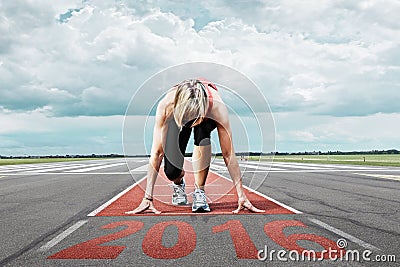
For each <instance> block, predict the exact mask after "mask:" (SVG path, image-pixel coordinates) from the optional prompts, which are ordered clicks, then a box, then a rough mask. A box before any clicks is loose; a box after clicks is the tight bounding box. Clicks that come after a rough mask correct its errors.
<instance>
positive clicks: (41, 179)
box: [0, 159, 400, 266]
mask: <svg viewBox="0 0 400 267" xmlns="http://www.w3.org/2000/svg"><path fill="white" fill-rule="evenodd" d="M124 162H125V161H124V160H123V159H113V160H104V161H84V162H68V163H58V164H38V165H30V166H28V165H25V166H14V167H4V166H3V167H0V199H1V201H0V215H1V224H0V225H1V232H0V238H1V240H2V242H1V243H0V244H1V245H0V246H1V249H0V266H3V265H4V266H139V265H146V266H156V265H159V266H183V265H184V266H188V265H191V266H244V265H246V266H266V265H268V266H310V265H315V266H399V264H398V263H393V262H391V263H389V262H386V263H382V262H380V263H377V262H374V263H372V262H370V263H367V262H362V263H358V262H355V261H351V262H346V261H343V260H342V261H335V262H333V261H329V260H325V261H323V262H317V263H316V264H315V263H314V264H310V262H293V261H290V260H289V261H288V262H280V261H278V260H277V259H276V258H275V259H274V261H273V262H271V261H268V260H266V261H264V262H262V261H259V260H258V259H238V257H239V258H240V255H241V254H240V253H244V251H247V250H250V249H251V248H250V247H249V242H252V243H254V246H255V248H256V249H257V250H259V249H262V248H264V247H265V246H267V247H268V248H269V249H275V250H281V249H282V248H283V247H284V246H285V244H284V242H285V240H286V239H287V238H289V237H290V235H291V234H299V233H302V234H307V235H308V236H314V237H315V236H318V237H317V238H320V239H318V240H321V237H322V239H324V238H325V239H329V240H331V241H333V242H336V240H338V239H339V238H345V239H346V241H347V242H348V246H347V247H346V248H347V249H351V250H359V251H361V252H362V251H365V250H366V249H368V248H371V247H372V248H371V250H373V256H375V255H395V256H396V260H397V262H399V261H400V249H399V243H400V242H399V241H400V210H399V207H400V205H399V203H400V194H399V191H400V181H398V180H396V177H398V176H400V168H384V167H367V168H362V167H361V168H360V167H359V166H358V167H349V166H327V165H324V166H319V165H312V164H303V165H302V164H297V165H296V164H282V163H277V164H276V165H274V166H273V168H272V169H271V171H270V172H269V174H268V176H267V177H266V179H265V180H264V178H265V176H266V173H267V172H268V170H267V169H268V165H265V163H263V164H264V165H262V166H261V167H260V166H259V167H257V166H256V165H254V164H253V163H249V162H241V164H242V166H243V168H242V169H243V171H244V181H248V180H249V179H251V178H253V179H255V180H257V181H260V180H264V182H263V184H262V185H261V186H260V187H258V188H257V191H259V192H261V193H263V194H265V195H267V196H269V197H272V198H273V199H275V200H277V201H279V202H282V203H284V204H286V205H288V206H290V207H292V208H294V209H297V210H299V211H301V212H302V214H289V215H284V214H278V215H218V216H196V215H194V216H162V217H160V216H146V217H143V216H142V217H88V216H87V215H88V214H89V213H90V212H92V211H93V210H95V209H96V208H98V207H99V206H100V205H102V204H103V203H105V202H107V201H108V200H110V199H111V198H113V197H114V196H115V195H117V194H118V193H119V192H121V191H123V190H124V189H125V188H127V187H128V186H130V185H132V183H133V182H134V179H132V177H131V175H130V174H129V170H128V168H127V166H126V165H125V164H124ZM119 163H121V164H119ZM145 164H146V160H145V159H129V168H130V169H134V168H137V167H140V166H143V165H145ZM252 164H253V165H254V166H253V165H252ZM144 170H145V169H144V168H141V169H138V171H136V172H134V178H135V180H138V179H140V178H141V177H143V176H144V175H145V172H144ZM212 170H214V171H218V172H220V173H221V174H222V175H224V176H228V175H227V174H226V171H225V170H224V167H223V164H222V162H221V161H218V160H216V161H214V163H213V167H212ZM171 221H173V222H177V223H176V225H175V224H173V226H172V227H167V228H165V229H164V232H163V233H161V235H160V236H161V241H160V244H161V245H162V247H161V249H160V250H162V251H164V252H165V251H168V248H171V247H174V246H180V245H181V243H179V240H180V238H183V239H182V240H184V241H185V239H184V238H185V237H187V234H185V233H191V232H190V231H189V230H190V229H189V228H193V230H194V233H195V239H196V242H195V245H194V247H193V250H190V245H188V244H189V243H190V242H191V241H190V240H186V241H185V242H186V243H185V242H184V243H182V244H184V246H183V249H186V250H187V251H188V255H187V256H182V257H180V258H177V259H166V258H167V257H168V255H167V254H165V255H162V257H163V258H161V259H155V258H153V257H151V256H149V255H147V254H146V253H145V252H144V251H145V249H146V248H144V247H146V246H149V244H152V246H155V245H154V243H157V242H156V241H154V240H152V239H148V238H149V237H147V239H146V236H147V235H148V233H149V231H150V230H151V229H153V230H154V229H156V228H157V227H158V228H157V229H158V230H159V229H160V225H162V224H163V223H169V222H171ZM232 221H235V224H234V227H233V228H232V229H234V230H232V229H230V228H226V229H225V228H223V229H225V230H221V231H219V232H218V231H216V229H219V228H218V227H221V225H227V223H229V222H232ZM237 221H238V222H237ZM277 221H279V224H278V225H282V224H283V222H284V221H286V222H287V223H289V224H290V223H294V222H297V223H303V226H296V227H287V228H285V229H284V231H283V233H282V234H281V235H280V236H278V237H277V239H276V240H274V236H272V237H271V236H270V235H271V233H270V234H269V235H267V234H266V233H265V232H264V225H266V224H267V223H272V222H277ZM80 222H83V223H82V224H81V225H79V223H80ZM115 223H117V224H120V226H115V228H112V229H102V228H101V227H103V226H105V225H108V224H115ZM124 223H125V225H126V224H130V223H136V224H137V225H140V224H143V226H142V227H139V226H138V229H136V230H135V231H133V232H131V233H129V234H126V236H125V237H118V238H116V239H115V240H113V241H110V242H104V243H101V242H100V243H101V244H95V245H93V244H92V245H91V249H93V251H94V252H93V253H94V254H95V253H96V251H99V249H100V250H101V249H102V248H99V246H105V247H114V248H115V247H116V246H122V247H125V248H122V252H120V253H119V254H118V255H117V257H116V258H115V259H94V256H93V255H94V254H93V255H92V254H90V255H89V259H47V257H49V256H51V255H55V254H56V253H58V252H60V251H63V250H64V249H67V248H69V247H71V246H74V245H77V244H82V243H84V242H86V241H89V240H93V239H98V238H99V237H104V236H107V235H109V234H113V233H117V232H118V233H119V232H122V231H124V229H126V228H127V226H124ZM237 223H239V224H241V225H242V227H243V229H244V230H243V231H244V232H243V231H242V232H241V231H240V230H238V228H240V227H238V225H237ZM77 224H78V225H79V227H77V229H75V230H74V231H72V232H71V233H70V235H68V236H66V237H64V238H62V239H61V240H59V243H57V244H54V245H53V246H51V247H49V248H46V249H43V247H45V246H46V244H48V242H51V241H53V240H55V239H56V238H57V237H58V236H59V235H62V234H64V233H65V232H66V231H67V230H68V229H70V227H74V226H76V225H77ZM182 225H183V226H182ZM178 226H179V227H181V226H182V227H186V228H182V229H179V227H178ZM268 226H271V227H272V224H268ZM128 228H129V227H128ZM139 228H140V229H139ZM129 229H131V228H129ZM129 229H128V230H129ZM231 230H232V232H230V231H231ZM182 231H183V232H184V234H182V233H181V232H182ZM178 232H179V234H178ZM246 233H247V235H248V238H247V237H246ZM181 235H182V236H181ZM272 235H273V234H272ZM155 236H157V235H155ZM180 236H181V237H180ZM235 236H236V237H235ZM293 236H294V235H292V237H293ZM188 238H189V239H193V238H194V237H193V236H192V237H188ZM235 238H237V239H236V241H234V240H233V239H235ZM311 239H312V238H311ZM246 240H247V241H246ZM248 240H250V241H248ZM103 241H107V240H105V239H104V238H103V239H102V242H103ZM189 241H190V242H189ZM188 242H189V243H188ZM235 242H236V243H235ZM287 242H289V243H290V241H287ZM191 244H192V243H191ZM234 244H236V245H237V246H238V247H237V248H236V249H235V246H234ZM297 244H298V245H300V246H303V247H305V248H307V249H314V250H316V251H320V250H321V249H322V247H321V245H317V244H316V243H315V242H312V241H306V240H301V241H298V242H297ZM250 245H251V244H250ZM292 245H293V244H292ZM369 246H370V247H369ZM89 248H90V246H87V245H85V246H83V247H81V248H80V249H79V247H78V250H77V251H84V250H89ZM114 248H112V249H114ZM158 248H160V247H158ZM76 253H77V252H75V254H74V253H72V254H73V255H78V254H76ZM70 254H71V253H70ZM238 254H239V255H238Z"/></svg>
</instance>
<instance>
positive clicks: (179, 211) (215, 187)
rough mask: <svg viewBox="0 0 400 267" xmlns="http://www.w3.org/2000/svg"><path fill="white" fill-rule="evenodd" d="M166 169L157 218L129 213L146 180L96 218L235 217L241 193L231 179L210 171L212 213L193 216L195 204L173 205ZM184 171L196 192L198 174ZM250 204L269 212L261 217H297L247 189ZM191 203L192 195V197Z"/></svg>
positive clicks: (158, 188) (157, 186)
mask: <svg viewBox="0 0 400 267" xmlns="http://www.w3.org/2000/svg"><path fill="white" fill-rule="evenodd" d="M162 169H163V168H160V172H159V175H158V177H157V181H156V183H155V187H154V196H153V197H154V205H155V207H156V208H157V209H158V210H160V211H161V212H162V213H161V214H159V215H155V214H153V213H151V212H144V213H141V214H132V215H128V214H125V212H126V211H130V210H133V209H135V208H136V207H137V206H139V204H140V202H141V201H142V199H143V196H144V188H145V187H146V179H143V180H142V181H141V182H140V183H138V184H137V185H136V186H134V187H133V188H132V189H130V190H129V191H127V192H126V193H125V194H123V195H122V196H120V197H119V198H118V199H116V200H115V201H114V202H112V203H111V204H110V205H108V206H107V207H106V208H104V209H103V210H101V211H100V212H99V213H97V214H96V215H95V216H149V215H152V216H163V215H164V216H168V215H169V216H171V215H222V214H226V215H228V214H229V215H232V211H233V210H235V209H236V208H237V205H238V204H237V199H238V198H237V194H236V190H235V188H234V187H233V183H232V181H230V180H227V179H226V178H224V177H222V176H220V175H218V174H217V173H215V172H212V171H210V172H209V174H208V177H207V183H206V194H207V196H208V197H209V198H210V200H211V202H210V203H209V204H210V208H211V212H207V213H192V209H191V205H187V206H173V205H171V196H172V188H171V187H170V186H169V185H170V184H171V182H170V181H169V180H168V179H167V177H166V176H165V173H164V171H163V170H162ZM184 169H185V172H186V175H185V182H186V193H188V194H190V192H193V190H194V175H193V172H192V170H193V168H192V164H191V162H189V161H185V164H184ZM244 190H245V193H246V195H247V197H248V199H249V200H250V202H251V203H252V204H253V205H254V206H255V207H257V208H259V209H263V210H265V212H264V213H261V214H294V213H295V212H294V211H292V210H290V209H288V208H286V207H283V206H282V205H279V204H278V203H275V202H274V201H271V200H270V199H268V198H267V197H264V196H263V195H262V194H260V193H258V192H255V191H254V192H253V191H251V190H248V189H246V188H245V189H244ZM188 200H189V202H191V200H192V198H191V196H188ZM239 214H256V213H252V212H250V211H248V210H242V211H241V212H240V213H239Z"/></svg>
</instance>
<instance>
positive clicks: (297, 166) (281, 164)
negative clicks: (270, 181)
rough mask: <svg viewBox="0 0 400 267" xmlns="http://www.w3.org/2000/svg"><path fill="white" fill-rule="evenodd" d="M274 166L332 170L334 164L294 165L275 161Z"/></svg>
mask: <svg viewBox="0 0 400 267" xmlns="http://www.w3.org/2000/svg"><path fill="white" fill-rule="evenodd" d="M273 166H279V167H286V168H297V169H306V170H330V169H332V168H333V167H332V166H327V167H325V166H311V165H294V164H287V163H276V162H274V163H273Z"/></svg>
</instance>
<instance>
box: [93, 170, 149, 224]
mask: <svg viewBox="0 0 400 267" xmlns="http://www.w3.org/2000/svg"><path fill="white" fill-rule="evenodd" d="M144 179H146V176H144V177H143V178H142V179H140V180H139V181H137V182H136V183H134V184H133V185H131V186H129V187H128V188H126V189H125V190H124V191H122V192H121V193H119V194H118V195H116V196H115V197H113V198H112V199H110V200H109V201H107V202H106V203H104V204H103V205H101V206H100V207H98V208H97V209H95V210H94V211H92V212H91V213H89V214H88V215H87V216H88V217H94V216H96V215H97V214H98V213H99V212H101V211H102V210H104V209H105V208H107V207H108V206H110V205H111V204H112V203H113V202H114V201H116V200H117V199H119V198H120V197H121V196H123V195H124V194H126V193H127V192H128V191H129V190H131V189H132V188H133V187H135V186H136V185H138V184H139V183H140V182H142V181H143V180H144Z"/></svg>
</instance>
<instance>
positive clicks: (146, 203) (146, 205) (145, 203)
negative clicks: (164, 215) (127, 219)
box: [125, 198, 161, 214]
mask: <svg viewBox="0 0 400 267" xmlns="http://www.w3.org/2000/svg"><path fill="white" fill-rule="evenodd" d="M146 210H150V211H151V212H153V213H155V214H160V213H161V211H159V210H157V209H156V208H155V207H154V204H153V201H151V200H148V199H146V198H144V199H143V200H142V203H140V205H139V207H137V208H136V209H134V210H131V211H127V212H125V214H137V213H141V212H143V211H146Z"/></svg>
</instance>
